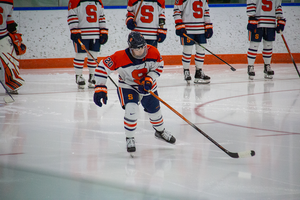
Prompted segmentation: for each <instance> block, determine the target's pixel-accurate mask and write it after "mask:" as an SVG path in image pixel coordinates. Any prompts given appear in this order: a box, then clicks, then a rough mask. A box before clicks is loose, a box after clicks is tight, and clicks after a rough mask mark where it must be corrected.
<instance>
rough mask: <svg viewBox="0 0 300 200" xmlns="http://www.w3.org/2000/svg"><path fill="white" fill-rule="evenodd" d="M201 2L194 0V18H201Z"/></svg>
mask: <svg viewBox="0 0 300 200" xmlns="http://www.w3.org/2000/svg"><path fill="white" fill-rule="evenodd" d="M202 7H203V2H202V1H195V2H194V3H193V10H194V12H193V16H194V17H195V18H202V17H203V9H202Z"/></svg>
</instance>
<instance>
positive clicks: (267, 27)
mask: <svg viewBox="0 0 300 200" xmlns="http://www.w3.org/2000/svg"><path fill="white" fill-rule="evenodd" d="M247 15H248V17H249V20H248V25H247V29H248V35H249V41H250V47H249V48H248V53H247V57H248V75H249V79H253V78H254V76H255V72H254V62H255V59H256V55H257V50H258V47H259V43H260V42H261V40H262V39H263V51H262V55H263V60H264V73H265V78H269V79H271V78H273V75H274V71H273V70H272V69H271V66H270V63H271V58H272V52H273V41H275V35H276V34H275V31H276V32H277V33H280V31H283V30H284V26H285V19H284V18H283V13H282V8H281V0H272V1H271V0H247ZM276 20H277V25H276Z"/></svg>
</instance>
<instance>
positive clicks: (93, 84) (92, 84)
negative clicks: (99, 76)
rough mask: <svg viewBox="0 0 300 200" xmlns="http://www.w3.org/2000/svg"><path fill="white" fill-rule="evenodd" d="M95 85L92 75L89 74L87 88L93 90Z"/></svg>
mask: <svg viewBox="0 0 300 200" xmlns="http://www.w3.org/2000/svg"><path fill="white" fill-rule="evenodd" d="M95 84H96V81H95V75H94V74H90V75H89V85H88V88H95Z"/></svg>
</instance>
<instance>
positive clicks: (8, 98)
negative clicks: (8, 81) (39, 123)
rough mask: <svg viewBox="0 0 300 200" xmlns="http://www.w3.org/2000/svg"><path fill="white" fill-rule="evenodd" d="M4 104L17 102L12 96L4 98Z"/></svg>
mask: <svg viewBox="0 0 300 200" xmlns="http://www.w3.org/2000/svg"><path fill="white" fill-rule="evenodd" d="M3 100H4V102H5V103H12V102H14V101H15V100H14V99H13V98H11V97H10V96H6V97H4V98H3Z"/></svg>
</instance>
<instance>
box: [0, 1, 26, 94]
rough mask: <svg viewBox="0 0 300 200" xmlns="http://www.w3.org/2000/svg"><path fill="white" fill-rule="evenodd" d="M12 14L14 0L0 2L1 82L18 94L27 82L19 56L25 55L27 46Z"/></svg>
mask: <svg viewBox="0 0 300 200" xmlns="http://www.w3.org/2000/svg"><path fill="white" fill-rule="evenodd" d="M12 13H13V0H0V81H1V83H2V84H1V85H3V86H4V87H5V89H6V91H7V92H9V93H11V94H18V90H19V89H20V87H21V86H22V85H23V84H24V83H25V81H24V80H23V79H22V78H21V76H20V71H19V61H18V59H17V55H22V54H24V53H25V51H26V46H25V45H24V44H23V43H22V37H21V34H19V33H17V28H16V27H17V24H16V22H15V21H14V20H13V18H12ZM0 87H1V86H0Z"/></svg>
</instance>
